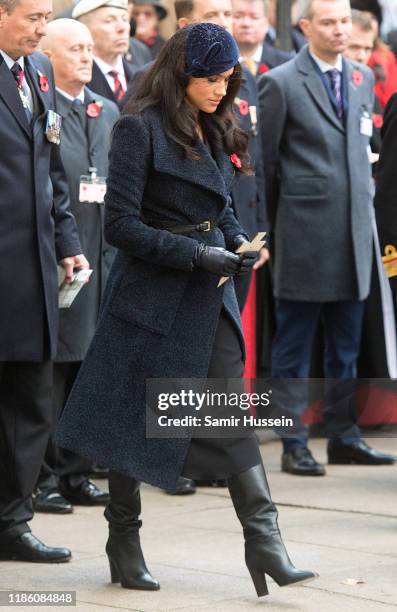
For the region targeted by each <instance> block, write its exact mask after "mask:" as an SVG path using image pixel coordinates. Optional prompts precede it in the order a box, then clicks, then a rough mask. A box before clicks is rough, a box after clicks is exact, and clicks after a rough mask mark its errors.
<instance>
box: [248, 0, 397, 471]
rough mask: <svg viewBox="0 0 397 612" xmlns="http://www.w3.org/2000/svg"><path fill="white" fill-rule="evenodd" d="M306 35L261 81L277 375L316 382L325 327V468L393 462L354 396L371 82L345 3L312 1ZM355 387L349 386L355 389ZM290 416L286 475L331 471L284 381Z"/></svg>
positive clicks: (366, 237)
mask: <svg viewBox="0 0 397 612" xmlns="http://www.w3.org/2000/svg"><path fill="white" fill-rule="evenodd" d="M301 17H302V18H301V20H300V27H301V29H302V30H303V32H304V34H305V36H306V37H307V39H308V41H309V44H308V46H306V47H304V48H303V49H302V50H301V51H300V52H299V53H298V55H297V56H296V57H295V58H294V59H293V60H291V61H290V62H288V63H286V64H284V65H283V66H280V67H278V68H276V69H274V70H272V71H271V72H269V73H268V74H266V75H264V76H263V77H262V79H261V80H260V81H259V96H260V107H261V126H262V134H263V147H264V160H265V174H266V195H267V203H268V211H269V218H270V221H271V225H272V235H273V251H274V292H275V298H276V320H277V331H276V335H275V338H274V342H273V347H272V374H273V376H274V377H275V378H280V379H284V380H285V379H293V378H301V379H304V378H307V377H309V376H310V357H311V347H312V341H313V336H314V333H315V331H316V327H317V325H318V324H319V322H320V321H321V323H322V324H323V328H324V338H325V351H324V370H325V377H326V378H327V379H334V381H335V379H344V382H343V383H342V382H339V384H333V385H332V383H331V382H330V381H328V382H327V383H326V389H327V392H326V400H325V411H324V417H325V421H326V425H327V434H328V438H329V441H328V461H329V463H342V464H343V463H362V464H368V463H369V464H380V463H393V462H394V458H393V457H391V456H387V455H383V454H382V453H378V452H377V451H375V450H373V449H371V448H370V447H368V446H367V445H366V444H365V442H363V441H362V439H361V436H360V431H359V429H358V427H357V425H356V422H355V416H354V410H353V408H352V402H353V400H352V395H353V390H354V385H353V383H352V381H353V380H354V379H355V377H356V361H357V355H358V352H359V348H360V338H361V328H362V318H363V311H364V301H365V299H366V298H367V296H368V293H369V287H370V275H371V265H372V235H371V231H372V230H371V217H372V214H373V212H372V195H373V194H372V183H371V171H370V164H369V159H368V145H369V139H370V137H371V134H372V120H371V116H372V104H373V76H372V73H371V72H370V70H369V69H367V68H366V67H365V66H363V65H362V64H358V63H355V62H351V61H347V60H345V59H344V58H343V57H342V53H343V52H344V50H345V48H346V46H347V43H348V40H349V35H350V31H351V9H350V3H349V2H348V0H307V1H306V2H305V3H303V9H302V15H301ZM348 381H350V383H349V382H348ZM282 386H284V389H283V396H284V400H285V401H284V402H283V406H282V408H283V409H284V410H286V411H288V412H289V413H290V414H289V416H292V417H293V418H294V427H293V429H292V430H289V431H288V430H284V429H281V430H279V433H280V435H281V436H282V439H283V445H284V454H283V458H282V469H283V470H284V471H286V472H289V473H292V474H299V475H308V474H309V475H323V474H324V473H325V470H324V467H323V466H322V465H320V464H319V463H317V461H316V460H315V459H314V458H313V456H312V455H311V453H310V451H309V449H308V448H307V428H305V427H304V426H303V424H302V423H301V416H302V413H303V411H304V409H305V408H306V407H307V396H306V392H305V388H306V387H305V385H294V386H293V388H291V383H288V381H286V382H284V383H280V387H282Z"/></svg>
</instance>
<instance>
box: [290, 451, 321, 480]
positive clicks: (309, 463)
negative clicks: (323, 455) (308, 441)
mask: <svg viewBox="0 0 397 612" xmlns="http://www.w3.org/2000/svg"><path fill="white" fill-rule="evenodd" d="M281 469H282V471H283V472H287V473H288V474H295V475H297V476H324V474H325V468H324V466H323V465H321V463H318V462H317V461H316V460H315V458H314V457H313V455H312V454H311V452H310V451H309V449H308V448H306V447H305V446H297V447H296V448H292V449H291V450H290V451H288V452H286V453H283V456H282V460H281Z"/></svg>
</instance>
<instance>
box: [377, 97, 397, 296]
mask: <svg viewBox="0 0 397 612" xmlns="http://www.w3.org/2000/svg"><path fill="white" fill-rule="evenodd" d="M396 142H397V94H394V95H393V96H392V97H391V98H390V100H389V102H388V104H387V106H386V110H385V114H384V121H383V127H382V147H381V150H380V158H379V162H378V164H377V169H376V194H375V213H376V221H377V226H378V233H379V241H380V246H381V252H382V254H383V253H384V248H385V246H386V245H388V244H390V245H392V246H394V247H396V248H397V155H396ZM394 283H396V284H397V279H394V281H393V284H394Z"/></svg>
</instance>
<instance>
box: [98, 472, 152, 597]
mask: <svg viewBox="0 0 397 612" xmlns="http://www.w3.org/2000/svg"><path fill="white" fill-rule="evenodd" d="M109 494H110V502H109V504H108V505H107V506H106V509H105V517H106V519H107V520H108V521H109V539H108V541H107V544H106V553H107V556H108V558H109V565H110V576H111V580H112V582H120V583H121V586H122V587H123V588H124V589H140V590H144V591H158V590H159V588H160V585H159V583H158V582H157V580H155V579H154V578H153V577H152V576H151V575H150V573H149V570H148V569H147V567H146V564H145V559H144V558H143V553H142V549H141V544H140V538H139V528H140V527H141V525H142V522H141V521H140V520H139V515H140V513H141V497H140V492H139V482H138V481H137V480H134V479H133V478H130V477H129V476H126V475H124V474H119V473H118V472H112V471H111V472H109Z"/></svg>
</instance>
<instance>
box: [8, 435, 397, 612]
mask: <svg viewBox="0 0 397 612" xmlns="http://www.w3.org/2000/svg"><path fill="white" fill-rule="evenodd" d="M370 443H371V444H373V445H374V446H376V447H377V448H379V449H383V450H388V451H390V452H397V440H396V439H392V438H389V439H382V440H377V439H371V440H370ZM311 446H312V449H313V450H314V451H315V455H316V457H317V458H318V459H319V460H323V461H325V443H324V441H322V440H315V441H313V443H312V445H311ZM261 448H262V453H263V456H264V460H265V464H266V465H267V467H268V473H269V480H270V484H271V488H272V491H273V497H274V499H275V501H276V502H278V504H279V511H280V525H281V528H282V532H283V535H284V540H285V542H286V544H287V547H288V550H289V552H290V555H291V557H292V559H293V560H294V562H295V563H296V564H297V565H298V566H300V567H302V568H311V569H314V570H317V571H318V572H319V573H320V574H321V578H320V579H318V580H317V581H316V582H312V583H310V584H307V585H304V586H301V587H293V588H292V587H290V588H284V589H279V588H278V586H277V585H276V584H274V583H272V582H270V596H269V597H264V598H261V599H257V598H256V595H255V591H254V588H253V586H252V584H251V581H250V577H249V575H248V571H247V570H246V568H245V565H244V560H243V540H242V535H241V531H240V526H239V523H238V522H237V519H236V517H235V515H234V511H233V510H232V508H231V504H230V501H229V498H228V494H227V492H226V490H224V489H200V491H199V492H198V493H197V494H196V495H192V496H189V497H185V498H183V497H171V496H168V495H165V494H164V493H162V492H160V491H158V490H156V489H153V488H151V487H148V486H145V487H143V509H144V512H143V520H144V528H143V529H142V540H143V548H144V552H145V556H146V560H147V564H148V566H149V568H150V570H151V571H152V573H153V575H154V576H155V577H156V578H158V579H159V580H160V582H161V590H160V591H159V592H157V593H145V592H138V591H128V590H126V589H121V588H120V586H119V585H110V584H109V570H108V566H107V560H106V557H105V554H104V545H105V541H106V525H105V521H104V519H103V517H102V509H100V508H97V509H95V508H94V509H92V508H83V507H79V508H76V509H75V512H74V514H72V515H69V516H65V517H56V516H53V515H43V514H42V515H37V516H36V517H35V519H34V521H33V523H32V527H33V530H34V532H35V533H36V534H37V535H38V536H39V537H41V538H42V539H43V540H45V542H46V543H49V544H53V545H65V546H69V547H70V548H71V549H72V551H73V560H72V561H71V562H70V563H68V564H64V565H55V566H45V565H34V564H28V563H17V562H2V563H1V564H0V590H6V589H15V590H30V591H32V590H62V589H67V590H75V591H77V609H78V610H86V611H89V612H116V611H121V610H122V611H126V610H131V611H133V610H136V611H142V612H165V611H168V612H176V611H178V612H185V611H188V610H189V611H197V612H201V611H202V612H204V611H207V610H208V611H210V612H234V611H236V612H237V611H239V612H245V611H250V610H266V611H267V612H298V611H303V612H328V611H331V610H332V611H333V612H335V611H337V612H356V611H357V612H358V611H360V612H361V611H362V610H365V611H366V612H378V611H379V612H392V611H393V610H395V611H396V612H397V503H396V502H397V467H395V466H391V467H380V468H379V467H355V466H330V467H329V468H328V475H327V476H326V477H325V478H310V477H309V478H298V477H294V476H288V475H286V474H281V473H280V471H279V452H280V448H279V443H278V442H270V443H267V444H265V445H263V446H262V447H261ZM103 482H104V481H102V483H103ZM357 581H358V582H359V583H358V584H357V583H356V582H357ZM1 609H4V610H6V609H7V610H12V609H14V608H11V607H3V608H1ZM19 609H24V610H27V609H28V608H27V607H23V608H19ZM39 609H43V608H38V607H32V608H29V610H39ZM50 609H57V610H58V609H59V610H61V611H62V610H65V609H68V608H63V607H59V606H58V607H55V608H54V607H52V608H50Z"/></svg>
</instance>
